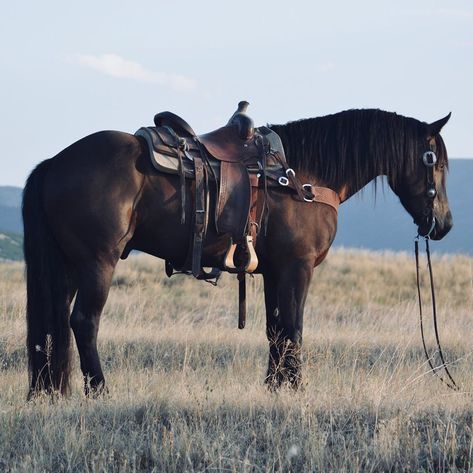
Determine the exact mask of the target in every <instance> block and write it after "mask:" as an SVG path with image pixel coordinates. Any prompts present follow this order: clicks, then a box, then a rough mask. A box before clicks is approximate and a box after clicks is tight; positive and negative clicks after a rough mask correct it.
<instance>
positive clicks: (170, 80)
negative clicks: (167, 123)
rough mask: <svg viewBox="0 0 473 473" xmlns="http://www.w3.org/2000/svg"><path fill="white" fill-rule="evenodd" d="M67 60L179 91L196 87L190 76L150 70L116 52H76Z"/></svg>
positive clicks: (118, 76) (125, 77)
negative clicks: (96, 53)
mask: <svg viewBox="0 0 473 473" xmlns="http://www.w3.org/2000/svg"><path fill="white" fill-rule="evenodd" d="M68 60H69V61H70V62H73V63H75V64H79V65H80V66H83V67H88V68H90V69H94V70H96V71H98V72H101V73H102V74H106V75H108V76H112V77H117V78H121V79H132V80H136V81H140V82H149V83H152V84H158V85H162V86H164V87H169V88H171V89H174V90H176V91H179V92H182V91H184V92H189V91H192V90H194V89H195V88H196V83H195V80H194V79H192V78H191V77H187V76H184V75H180V74H169V73H166V72H154V71H150V70H148V69H146V68H145V67H143V66H142V65H141V64H139V63H137V62H133V61H129V60H127V59H124V58H123V57H121V56H119V55H118V54H102V55H97V56H95V55H92V54H77V55H75V56H72V57H69V58H68Z"/></svg>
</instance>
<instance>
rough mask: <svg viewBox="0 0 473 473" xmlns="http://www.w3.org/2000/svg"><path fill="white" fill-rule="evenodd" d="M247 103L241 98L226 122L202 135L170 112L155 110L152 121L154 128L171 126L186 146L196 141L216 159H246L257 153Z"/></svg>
mask: <svg viewBox="0 0 473 473" xmlns="http://www.w3.org/2000/svg"><path fill="white" fill-rule="evenodd" d="M248 105H249V104H248V102H246V101H241V102H240V103H239V104H238V108H237V110H236V112H235V113H234V114H233V115H232V116H231V118H230V120H229V121H228V123H227V125H226V126H223V127H221V128H218V129H217V130H214V131H211V132H209V133H205V134H204V135H197V134H196V133H195V131H194V130H193V129H192V127H191V126H190V125H189V124H188V123H187V122H186V121H185V120H184V119H183V118H181V117H180V116H178V115H176V114H174V113H172V112H160V113H158V114H156V115H155V116H154V124H155V125H156V127H157V128H160V127H167V128H171V129H172V130H174V132H175V133H176V134H177V135H178V136H179V137H181V138H183V139H184V141H185V142H186V145H187V148H189V149H195V142H197V141H198V142H200V143H201V144H203V145H204V147H205V148H206V150H207V151H208V153H209V154H210V155H211V156H212V157H213V158H215V159H216V160H218V161H225V162H230V163H231V162H243V163H246V162H248V161H250V160H254V158H255V156H257V155H258V150H257V149H256V146H255V143H254V136H255V127H254V123H253V120H252V119H251V118H250V117H249V116H248V115H247V114H246V109H247V108H248ZM184 146H185V145H184Z"/></svg>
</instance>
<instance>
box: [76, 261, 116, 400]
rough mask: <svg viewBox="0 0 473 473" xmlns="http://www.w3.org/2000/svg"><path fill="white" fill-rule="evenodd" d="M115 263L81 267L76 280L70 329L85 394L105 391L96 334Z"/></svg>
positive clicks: (99, 263) (94, 263)
mask: <svg viewBox="0 0 473 473" xmlns="http://www.w3.org/2000/svg"><path fill="white" fill-rule="evenodd" d="M116 263H117V261H112V262H109V261H107V262H103V261H100V262H99V261H94V262H91V263H90V264H88V265H85V266H84V267H82V268H81V270H80V275H79V278H78V292H77V297H76V302H75V304H74V310H73V311H72V316H71V327H72V330H73V332H74V336H75V339H76V343H77V348H78V350H79V357H80V366H81V370H82V374H83V375H84V382H85V394H86V395H89V394H91V395H98V394H100V393H101V392H102V391H103V390H104V388H105V378H104V375H103V372H102V367H101V365H100V358H99V354H98V351H97V333H98V330H99V322H100V315H101V313H102V310H103V307H104V305H105V302H106V300H107V297H108V293H109V290H110V285H111V282H112V276H113V271H114V269H115V265H116Z"/></svg>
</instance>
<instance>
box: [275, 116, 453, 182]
mask: <svg viewBox="0 0 473 473" xmlns="http://www.w3.org/2000/svg"><path fill="white" fill-rule="evenodd" d="M269 127H270V128H271V129H272V130H274V131H275V132H276V133H277V134H278V135H279V136H280V137H281V140H282V142H283V145H284V149H285V152H286V158H287V161H288V163H289V165H290V166H292V167H293V168H294V169H295V170H296V171H303V172H306V173H307V174H309V175H313V176H316V177H317V178H318V179H320V180H321V181H323V182H324V183H325V184H326V185H331V186H334V187H338V186H341V185H343V184H346V185H348V186H349V187H350V188H355V189H359V188H361V187H362V186H363V185H364V184H366V182H367V179H368V180H369V179H371V178H373V177H375V176H378V175H387V176H388V177H389V178H390V179H391V180H393V181H395V180H396V177H397V176H399V175H400V173H401V172H402V171H404V172H406V171H407V172H408V171H409V169H412V170H413V169H414V165H415V160H416V159H420V158H421V156H422V153H423V152H424V151H426V150H427V149H428V148H427V141H426V138H427V135H426V130H427V128H426V123H424V122H421V121H419V120H416V119H414V118H408V117H404V116H402V115H397V114H396V113H392V112H385V111H382V110H377V109H361V110H347V111H344V112H340V113H336V114H333V115H327V116H324V117H318V118H308V119H303V120H298V121H293V122H289V123H287V124H285V125H269ZM437 145H438V146H439V145H440V149H439V151H438V154H439V157H440V159H442V160H444V161H445V162H446V160H447V155H446V152H445V146H444V145H443V141H442V139H441V138H440V136H438V137H437Z"/></svg>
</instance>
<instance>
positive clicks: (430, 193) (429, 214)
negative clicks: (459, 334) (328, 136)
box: [414, 138, 459, 391]
mask: <svg viewBox="0 0 473 473" xmlns="http://www.w3.org/2000/svg"><path fill="white" fill-rule="evenodd" d="M429 147H430V150H429V151H426V152H425V153H424V154H423V155H422V162H423V163H424V166H425V168H426V176H427V177H426V181H427V190H426V200H427V206H426V208H425V210H424V215H425V217H426V219H428V220H427V222H429V226H428V228H429V230H428V232H427V233H426V234H425V235H420V234H419V233H418V234H417V237H416V238H415V243H414V245H415V257H416V280H417V295H418V298H419V319H420V332H421V335H422V346H423V348H424V354H425V357H426V359H427V362H428V363H429V366H430V369H431V371H432V372H433V373H434V374H435V375H436V376H438V377H439V379H440V381H442V382H443V383H445V384H446V385H447V386H448V387H449V388H450V389H453V390H454V391H458V390H459V387H458V385H457V383H456V382H455V380H454V379H453V377H452V375H451V374H450V371H449V369H448V366H447V363H446V361H445V357H444V355H443V351H442V347H441V345H440V338H439V333H438V325H437V307H436V303H435V288H434V276H433V271H432V262H431V259H430V247H429V240H430V235H431V234H432V231H433V230H434V228H435V215H434V201H435V198H436V197H437V190H436V188H435V178H434V169H435V164H436V163H437V155H436V151H437V147H436V144H435V138H431V139H430V140H429ZM421 237H422V238H424V240H425V252H426V255H427V267H428V269H429V281H430V292H431V297H432V318H433V322H434V331H435V340H436V343H437V350H438V354H439V357H440V361H441V364H440V366H434V365H433V363H432V356H430V355H429V352H428V350H427V346H426V343H425V336H424V323H423V313H422V297H421V290H420V275H419V239H420V238H421ZM442 368H443V369H444V371H445V374H446V375H447V378H448V379H449V381H446V380H445V379H444V378H443V377H442V376H441V375H440V374H439V370H441V369H442Z"/></svg>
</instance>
